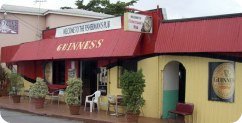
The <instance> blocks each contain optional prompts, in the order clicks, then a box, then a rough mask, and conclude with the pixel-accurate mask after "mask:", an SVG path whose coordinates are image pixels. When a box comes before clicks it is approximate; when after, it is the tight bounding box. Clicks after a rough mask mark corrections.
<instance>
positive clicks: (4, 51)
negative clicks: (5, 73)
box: [1, 45, 20, 62]
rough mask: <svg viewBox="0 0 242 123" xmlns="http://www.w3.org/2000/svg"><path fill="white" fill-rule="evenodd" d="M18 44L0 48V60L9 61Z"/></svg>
mask: <svg viewBox="0 0 242 123" xmlns="http://www.w3.org/2000/svg"><path fill="white" fill-rule="evenodd" d="M19 46H20V45H14V46H7V47H2V48H1V62H10V61H11V59H12V58H13V56H14V54H15V53H16V52H17V50H18V49H19Z"/></svg>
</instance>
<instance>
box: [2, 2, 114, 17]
mask: <svg viewBox="0 0 242 123" xmlns="http://www.w3.org/2000/svg"><path fill="white" fill-rule="evenodd" d="M0 12H9V13H19V14H29V15H42V16H44V15H47V14H49V13H53V14H62V15H70V16H83V17H91V18H106V17H110V16H112V15H108V14H103V13H97V12H92V13H93V14H90V15H87V14H83V12H81V10H80V12H78V11H75V12H71V11H68V12H67V11H64V10H61V9H60V10H51V9H42V8H41V9H40V12H39V8H34V7H26V6H15V5H7V4H3V5H2V7H1V9H0ZM90 12H91V11H90ZM94 14H95V15H94Z"/></svg>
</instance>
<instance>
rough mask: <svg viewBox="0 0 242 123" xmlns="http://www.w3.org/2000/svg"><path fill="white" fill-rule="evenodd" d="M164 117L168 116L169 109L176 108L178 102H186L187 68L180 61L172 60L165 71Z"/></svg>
mask: <svg viewBox="0 0 242 123" xmlns="http://www.w3.org/2000/svg"><path fill="white" fill-rule="evenodd" d="M163 76H164V79H163V106H162V107H163V110H162V114H163V115H162V118H168V111H169V110H173V109H175V108H176V104H177V102H185V90H186V88H185V87H186V69H185V67H184V66H183V64H181V63H180V62H177V61H172V62H169V63H168V64H166V65H165V67H164V71H163Z"/></svg>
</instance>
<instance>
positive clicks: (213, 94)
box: [208, 62, 235, 102]
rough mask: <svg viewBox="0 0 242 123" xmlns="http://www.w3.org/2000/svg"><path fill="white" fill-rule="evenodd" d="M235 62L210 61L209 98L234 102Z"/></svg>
mask: <svg viewBox="0 0 242 123" xmlns="http://www.w3.org/2000/svg"><path fill="white" fill-rule="evenodd" d="M234 83H235V71H234V63H231V62H210V63H209V92H208V93H209V100H214V101H223V102H234V88H235V87H234Z"/></svg>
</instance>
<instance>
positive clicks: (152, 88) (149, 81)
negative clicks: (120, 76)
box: [138, 57, 161, 118]
mask: <svg viewBox="0 0 242 123" xmlns="http://www.w3.org/2000/svg"><path fill="white" fill-rule="evenodd" d="M138 69H142V70H143V74H144V76H145V85H146V87H145V89H144V93H143V97H144V99H145V105H144V107H143V112H144V116H145V117H156V118H160V115H159V114H160V105H159V104H160V101H159V100H160V99H161V97H160V96H159V95H160V92H161V87H160V84H161V83H159V82H158V71H159V69H158V57H152V58H147V59H144V60H142V61H139V62H138ZM141 115H142V114H141Z"/></svg>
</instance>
